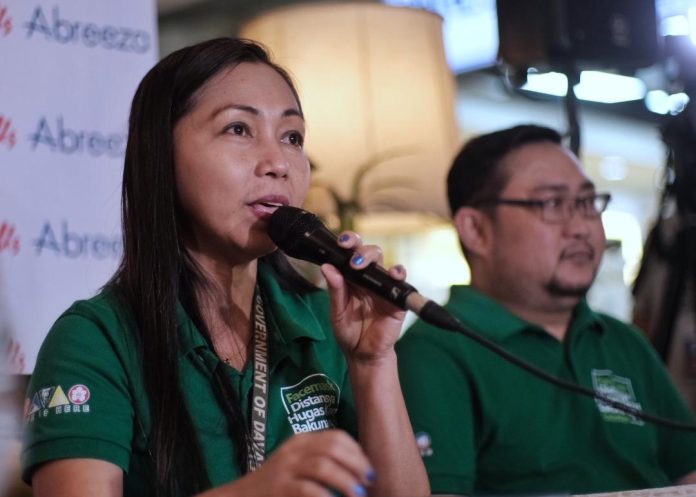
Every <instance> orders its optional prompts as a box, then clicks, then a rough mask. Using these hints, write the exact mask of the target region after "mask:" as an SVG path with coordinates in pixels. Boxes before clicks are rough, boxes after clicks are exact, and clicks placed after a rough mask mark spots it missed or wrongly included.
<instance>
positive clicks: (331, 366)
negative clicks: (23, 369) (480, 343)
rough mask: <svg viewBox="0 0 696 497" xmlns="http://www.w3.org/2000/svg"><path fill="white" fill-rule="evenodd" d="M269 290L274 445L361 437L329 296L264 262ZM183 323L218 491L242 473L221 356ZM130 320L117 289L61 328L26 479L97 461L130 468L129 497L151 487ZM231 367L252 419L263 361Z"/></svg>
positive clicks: (187, 372)
mask: <svg viewBox="0 0 696 497" xmlns="http://www.w3.org/2000/svg"><path fill="white" fill-rule="evenodd" d="M259 286H260V290H261V295H262V298H263V300H264V304H265V305H264V308H265V317H266V326H267V332H268V337H269V357H268V368H269V392H268V413H267V428H266V430H267V433H266V452H267V453H271V452H273V451H274V450H275V449H276V448H277V447H278V446H279V445H280V444H281V443H282V442H283V441H285V440H286V439H287V438H289V437H290V436H292V435H293V434H294V433H299V432H303V431H315V430H319V429H324V428H331V427H340V428H343V429H346V430H348V431H349V432H350V433H352V434H353V435H355V434H356V431H357V423H356V417H355V409H354V405H353V400H352V393H351V390H350V385H349V383H348V377H347V367H346V362H345V360H344V357H343V355H342V353H341V351H340V349H339V347H338V344H337V343H336V341H335V338H334V335H333V332H332V328H331V322H330V317H329V314H328V312H329V307H328V296H327V294H326V292H324V291H316V292H311V293H308V294H305V295H302V296H300V295H297V294H294V293H289V292H286V291H284V290H283V289H282V288H280V286H279V284H278V282H277V280H276V278H275V274H274V273H273V271H272V270H271V268H270V267H268V266H266V265H264V264H259ZM178 319H179V323H180V333H181V342H182V348H181V355H180V360H179V368H180V370H179V373H180V376H181V384H182V390H183V392H184V396H185V399H186V403H187V407H188V409H189V412H190V413H191V417H192V419H193V423H194V425H195V429H196V431H197V434H198V437H199V440H200V443H201V446H202V450H203V453H204V457H205V461H206V464H207V469H208V473H209V477H210V480H211V482H212V484H213V486H218V485H221V484H223V483H226V482H229V481H231V480H234V479H235V478H237V477H239V470H238V468H237V466H236V463H235V460H236V459H235V458H236V455H235V447H234V446H233V444H232V441H231V439H230V438H229V436H228V431H227V426H226V419H225V416H224V414H223V411H222V410H221V408H220V405H219V404H218V402H217V400H216V397H215V393H214V391H213V388H212V383H211V381H212V380H211V378H212V374H213V371H214V369H215V368H216V367H217V365H218V364H219V359H218V357H217V355H216V354H215V352H214V351H213V350H212V349H211V347H210V346H209V344H208V342H207V341H206V340H205V339H204V337H203V336H202V335H201V333H200V332H199V330H198V329H197V328H196V327H195V326H194V324H193V322H192V321H191V319H190V318H189V317H188V316H187V315H186V313H185V312H184V311H183V309H182V308H180V309H179V314H178ZM129 320H130V318H129V316H128V314H127V313H124V312H123V310H122V308H120V307H119V305H118V303H117V301H116V299H115V298H114V296H113V294H112V293H111V292H109V291H108V290H107V291H104V292H102V293H101V294H99V295H98V296H96V297H94V298H92V299H90V300H87V301H80V302H76V303H75V304H73V306H72V307H70V309H68V310H67V311H66V312H65V313H64V314H63V315H62V316H61V317H60V318H59V319H58V320H57V321H56V323H55V325H54V326H53V327H52V329H51V330H50V332H49V334H48V336H47V338H46V340H45V342H44V343H43V345H42V347H41V350H40V352H39V356H38V360H37V364H36V368H35V370H34V373H33V375H32V378H31V382H30V385H29V389H28V397H27V401H26V409H25V415H26V423H27V432H26V442H25V447H24V450H23V454H22V464H23V474H24V479H25V481H29V480H30V478H31V472H32V470H33V469H34V468H35V467H36V465H38V464H40V463H42V462H46V461H50V460H54V459H62V458H72V457H86V458H96V459H102V460H106V461H109V462H112V463H114V464H116V465H118V466H120V467H121V468H122V469H123V470H124V472H125V476H124V495H125V496H146V495H149V494H150V492H149V486H150V483H151V481H152V480H153V475H152V465H151V460H150V458H149V455H148V445H147V437H148V434H149V432H150V429H151V421H150V415H149V406H148V399H147V395H146V393H145V389H144V383H143V377H142V370H141V367H140V359H139V357H138V352H137V348H136V345H135V341H134V335H133V333H132V329H131V327H130V326H129V324H128V323H129ZM224 367H225V368H226V370H227V373H228V375H229V379H230V381H231V383H232V385H233V387H234V388H235V390H236V391H237V394H238V396H239V398H240V400H241V404H242V412H243V413H245V414H246V416H247V420H248V418H249V417H250V410H251V401H252V394H253V367H251V366H249V367H247V368H246V369H245V370H244V371H242V372H237V371H235V370H234V369H233V368H231V367H228V366H226V365H225V366H224ZM178 408H179V407H178V406H171V409H178Z"/></svg>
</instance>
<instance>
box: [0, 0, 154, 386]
mask: <svg viewBox="0 0 696 497" xmlns="http://www.w3.org/2000/svg"><path fill="white" fill-rule="evenodd" d="M156 23H157V18H156V7H155V2H154V0H119V1H118V2H114V1H106V0H98V1H95V0H71V1H65V0H63V1H61V0H54V1H52V2H51V1H44V0H34V1H27V0H0V337H2V338H3V339H2V340H0V346H2V347H3V348H6V347H7V344H8V343H10V344H11V343H16V344H18V345H19V346H20V347H21V352H22V354H23V357H24V361H23V362H24V364H23V366H24V371H23V372H24V373H30V372H31V371H32V370H33V367H34V364H35V360H36V353H37V352H38V348H39V346H40V344H41V342H42V340H43V338H44V336H45V334H46V332H47V331H48V329H49V328H50V326H51V324H52V323H53V321H55V319H56V318H57V317H58V316H59V314H60V313H61V312H62V311H63V310H65V309H66V308H67V307H68V306H69V305H70V304H71V303H72V302H73V301H74V300H76V299H79V298H87V297H90V296H91V295H93V294H94V293H95V292H96V291H97V290H98V289H99V288H100V287H101V286H102V285H103V284H104V283H105V282H106V281H107V280H108V278H109V277H110V276H111V274H112V273H113V271H114V269H115V268H116V266H117V263H118V260H119V257H120V255H121V252H122V245H121V234H120V188H121V174H122V167H123V156H124V151H125V143H126V133H127V119H128V112H129V108H130V101H131V99H132V96H133V93H134V91H135V88H136V86H137V84H138V82H139V80H140V79H141V78H142V76H143V75H144V74H145V72H147V70H148V69H149V68H150V67H151V66H152V65H153V64H154V62H155V61H156V60H157V53H158V50H157V31H156V29H157V28H156ZM14 358H15V361H14V363H13V364H10V366H11V367H12V369H11V370H12V371H13V372H19V371H18V367H21V366H22V364H21V362H22V361H20V360H19V359H20V356H19V355H17V354H15V355H14Z"/></svg>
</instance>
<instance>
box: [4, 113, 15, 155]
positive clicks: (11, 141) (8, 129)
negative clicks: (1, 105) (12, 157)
mask: <svg viewBox="0 0 696 497" xmlns="http://www.w3.org/2000/svg"><path fill="white" fill-rule="evenodd" d="M16 143H17V132H16V131H15V130H14V128H13V127H12V119H10V118H9V117H7V116H5V115H3V114H0V146H2V145H4V146H5V147H7V148H10V149H12V148H14V146H15V144H16Z"/></svg>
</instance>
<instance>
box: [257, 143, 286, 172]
mask: <svg viewBox="0 0 696 497" xmlns="http://www.w3.org/2000/svg"><path fill="white" fill-rule="evenodd" d="M260 148H261V153H260V157H259V162H258V174H259V175H260V176H264V175H269V176H273V177H275V178H285V177H287V175H288V170H289V169H290V164H289V162H288V158H287V156H286V154H285V153H284V150H283V145H282V144H281V143H269V142H266V143H264V144H262V145H261V146H260Z"/></svg>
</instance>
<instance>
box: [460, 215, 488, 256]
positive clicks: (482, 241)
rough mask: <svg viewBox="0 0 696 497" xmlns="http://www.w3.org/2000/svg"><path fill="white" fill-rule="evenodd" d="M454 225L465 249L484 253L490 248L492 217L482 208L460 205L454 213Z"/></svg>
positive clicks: (473, 253)
mask: <svg viewBox="0 0 696 497" xmlns="http://www.w3.org/2000/svg"><path fill="white" fill-rule="evenodd" d="M454 226H455V227H456V228H457V233H458V234H459V240H460V241H461V243H462V246H463V247H464V249H465V251H466V252H467V253H469V254H471V255H479V256H480V255H482V254H484V253H486V252H487V251H488V250H489V248H490V240H491V230H490V219H489V217H488V216H487V215H486V214H485V213H484V212H482V211H481V210H480V209H475V208H473V207H460V208H459V209H458V210H457V212H456V213H455V215H454Z"/></svg>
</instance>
